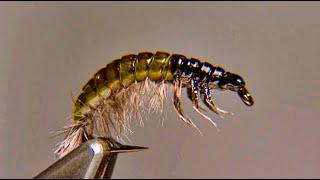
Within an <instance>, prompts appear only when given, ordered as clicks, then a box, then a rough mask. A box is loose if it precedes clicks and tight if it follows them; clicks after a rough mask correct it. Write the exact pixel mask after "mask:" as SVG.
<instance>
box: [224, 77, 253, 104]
mask: <svg viewBox="0 0 320 180" xmlns="http://www.w3.org/2000/svg"><path fill="white" fill-rule="evenodd" d="M218 86H219V88H221V89H224V90H230V91H234V92H237V93H238V95H239V96H240V98H241V100H242V101H243V102H244V103H245V104H246V105H247V106H252V105H253V104H254V100H253V98H252V96H251V95H250V93H249V92H248V90H247V89H246V87H245V82H244V80H243V79H242V77H241V76H239V75H237V74H233V73H230V72H226V73H225V74H224V75H223V76H222V77H221V79H220V80H219V82H218Z"/></svg>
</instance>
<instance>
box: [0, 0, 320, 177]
mask: <svg viewBox="0 0 320 180" xmlns="http://www.w3.org/2000/svg"><path fill="white" fill-rule="evenodd" d="M319 19H320V3H319V2H1V3H0V84H1V86H0V133H1V135H0V178H32V177H34V176H35V175H37V174H38V173H39V172H40V171H42V170H44V169H45V168H47V167H48V166H49V165H51V164H52V163H53V162H55V158H54V155H53V153H52V152H53V148H54V144H55V143H56V142H57V141H58V140H59V139H53V138H51V135H52V134H51V132H53V131H54V130H56V129H58V128H60V127H62V126H63V125H65V124H67V123H68V120H67V118H68V116H69V115H70V113H71V111H72V101H71V96H70V93H71V92H72V93H73V94H75V95H77V94H78V93H79V92H80V89H81V88H82V85H83V84H84V83H85V82H86V81H87V80H88V79H89V78H90V77H91V76H92V75H93V73H95V71H96V70H98V69H99V68H101V67H103V66H105V65H106V64H107V63H108V62H110V61H111V60H113V59H115V58H118V57H120V56H121V55H124V54H128V53H136V52H140V51H156V50H162V51H168V52H175V53H182V54H186V55H188V56H193V57H197V58H200V59H202V60H207V61H210V62H212V63H214V64H217V65H220V66H223V67H225V69H227V70H230V71H233V72H237V73H239V74H241V75H242V76H243V77H244V78H245V80H246V81H247V82H248V88H249V90H250V91H251V92H252V95H253V96H254V97H255V100H256V103H255V106H253V107H251V108H249V107H246V106H245V105H244V104H242V102H241V101H240V100H239V98H238V97H237V95H236V94H234V93H229V92H226V93H221V92H217V93H215V95H214V97H215V99H216V101H217V103H218V104H219V105H220V106H221V108H224V109H226V110H229V111H232V112H234V113H235V115H234V116H227V117H226V118H225V119H224V120H222V119H219V118H218V117H217V116H216V115H214V114H212V113H211V114H210V115H211V116H212V117H213V118H214V119H215V120H216V122H217V123H218V125H219V128H220V131H219V132H218V131H217V130H216V129H215V128H214V127H213V126H211V125H210V123H209V122H208V121H206V120H204V119H202V118H201V117H199V115H197V114H196V113H195V112H194V111H193V109H192V107H191V103H190V102H189V101H187V100H186V98H185V97H186V96H185V94H184V95H183V97H184V107H185V109H186V111H187V112H188V114H189V115H190V116H191V117H192V118H194V119H196V123H197V125H198V126H199V127H200V128H201V129H202V131H203V133H204V136H200V135H199V134H198V133H197V131H195V130H194V129H191V128H189V127H187V126H186V125H185V124H184V123H183V122H182V121H181V120H179V119H178V116H177V114H176V113H175V111H174V110H173V109H172V105H171V103H170V100H169V102H168V104H167V106H166V112H167V114H166V115H167V117H168V118H167V122H166V124H165V126H164V127H162V126H161V123H160V121H158V120H157V119H158V117H157V116H154V115H149V116H147V117H146V118H147V119H148V121H146V123H145V127H144V128H140V127H137V126H136V127H135V128H134V129H135V131H134V132H135V133H134V134H133V135H132V136H130V138H131V140H132V141H133V144H134V145H140V146H148V147H150V149H149V150H147V151H143V152H138V153H131V154H122V155H120V156H119V159H118V162H117V165H116V168H115V171H114V176H113V177H114V178H276V177H280V178H298V177H300V178H316V177H317V178H319V177H320V141H319V137H320V131H319V126H320V121H319V116H320V112H319V108H320V95H319V93H320V82H319V71H318V70H319V68H320V61H319V58H320V20H319Z"/></svg>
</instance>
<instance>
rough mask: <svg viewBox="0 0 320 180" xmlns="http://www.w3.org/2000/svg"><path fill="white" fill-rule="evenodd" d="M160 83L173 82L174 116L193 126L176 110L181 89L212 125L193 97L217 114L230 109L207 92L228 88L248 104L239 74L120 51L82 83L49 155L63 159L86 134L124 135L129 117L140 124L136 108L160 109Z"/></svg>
mask: <svg viewBox="0 0 320 180" xmlns="http://www.w3.org/2000/svg"><path fill="white" fill-rule="evenodd" d="M166 85H173V88H174V94H173V104H174V108H175V110H176V111H177V113H178V115H179V117H180V118H181V119H182V120H183V121H184V122H185V123H187V124H188V125H191V126H192V127H194V128H196V129H198V128H197V126H196V125H195V124H194V123H193V122H192V120H191V119H190V118H188V117H187V116H186V115H185V113H184V111H183V109H182V106H181V89H182V88H185V89H186V91H187V97H188V98H189V99H190V100H191V101H192V103H193V108H194V109H195V110H196V111H197V112H198V113H199V114H200V115H201V116H202V117H204V118H206V119H207V120H209V121H210V122H211V123H212V124H213V125H214V126H216V124H215V123H214V121H212V120H211V119H210V118H209V117H207V116H206V115H204V114H203V113H202V112H201V110H204V108H203V107H201V106H200V104H199V101H202V102H203V104H204V105H205V106H206V107H207V108H208V109H210V110H211V111H213V112H214V113H216V114H218V115H220V116H222V115H223V114H228V113H230V112H227V111H225V110H222V109H220V108H218V107H217V106H216V105H215V103H214V102H213V100H212V94H211V90H213V89H217V90H230V91H234V92H236V93H237V94H238V95H239V97H240V98H241V100H242V101H243V102H244V104H246V105H247V106H252V105H253V104H254V101H253V98H252V96H251V95H250V94H249V92H248V90H247V89H246V87H245V82H244V80H243V79H242V77H241V76H239V75H237V74H234V73H231V72H227V71H225V70H224V69H223V68H221V67H219V66H213V65H212V64H210V63H208V62H201V61H200V60H198V59H195V58H187V57H185V56H184V55H180V54H169V53H166V52H159V51H158V52H156V53H151V52H142V53H138V54H130V55H125V56H122V57H121V58H120V59H117V60H114V61H112V62H111V63H109V64H107V65H106V66H105V67H104V68H102V69H100V70H99V71H97V72H96V73H95V75H94V76H93V78H91V79H90V80H89V81H88V82H87V83H86V84H85V85H84V87H83V88H82V92H81V94H80V95H79V96H78V98H77V99H76V100H75V102H74V111H73V117H72V125H70V126H66V127H64V129H63V130H61V131H62V132H67V135H66V137H65V139H64V140H63V141H62V142H61V143H59V144H58V148H57V150H56V151H55V154H56V155H57V156H58V157H63V156H64V155H66V154H67V153H68V152H70V151H72V150H73V149H75V148H76V147H77V146H79V145H80V144H82V143H83V142H84V141H86V140H88V139H90V138H91V137H98V136H100V137H101V136H102V137H116V138H119V137H121V136H123V135H124V136H126V134H127V133H128V132H131V130H130V122H131V121H132V120H134V119H140V124H141V123H142V121H141V120H142V115H141V114H140V113H139V112H141V110H142V109H144V108H145V109H147V110H148V109H149V110H150V109H154V110H156V111H158V110H159V109H161V107H163V100H164V98H165V96H166V95H165V89H166V88H165V86H166ZM198 130H199V129H198Z"/></svg>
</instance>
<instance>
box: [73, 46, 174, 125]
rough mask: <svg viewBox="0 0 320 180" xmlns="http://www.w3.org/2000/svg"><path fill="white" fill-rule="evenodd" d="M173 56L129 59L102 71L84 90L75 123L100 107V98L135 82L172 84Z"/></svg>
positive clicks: (147, 54)
mask: <svg viewBox="0 0 320 180" xmlns="http://www.w3.org/2000/svg"><path fill="white" fill-rule="evenodd" d="M170 57H171V56H170V54H169V53H166V52H156V53H150V52H143V53H139V54H138V55H134V54H131V55H126V56H122V57H121V59H117V60H114V61H112V62H111V63H109V64H107V66H106V67H104V68H102V69H100V70H99V71H98V72H97V73H96V74H95V75H94V76H93V78H91V79H90V80H89V81H88V82H87V83H86V84H85V85H84V87H83V88H82V93H81V94H80V95H79V96H78V98H77V100H76V102H75V105H74V120H75V121H80V120H81V119H82V117H83V116H84V114H85V113H86V112H87V111H90V107H91V108H94V107H96V106H97V105H99V102H100V101H99V98H101V97H104V98H108V97H109V96H110V94H111V93H113V92H115V91H117V90H119V89H120V88H126V87H128V86H130V85H131V84H132V83H134V82H141V81H144V80H145V79H146V78H149V79H150V80H152V81H163V80H164V81H172V80H173V69H172V63H171V60H170Z"/></svg>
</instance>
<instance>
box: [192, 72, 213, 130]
mask: <svg viewBox="0 0 320 180" xmlns="http://www.w3.org/2000/svg"><path fill="white" fill-rule="evenodd" d="M190 84H191V87H188V88H187V95H188V98H189V99H190V100H191V101H192V103H193V109H194V110H195V111H196V112H197V113H199V114H200V115H201V116H202V117H204V118H205V119H207V120H208V121H209V122H210V123H211V124H213V125H214V126H215V127H217V124H216V123H215V122H214V121H213V120H212V119H211V118H209V117H208V116H206V115H205V114H203V113H202V112H201V111H200V109H199V108H200V104H199V87H198V84H197V82H196V80H194V79H193V78H192V79H191V81H190Z"/></svg>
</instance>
